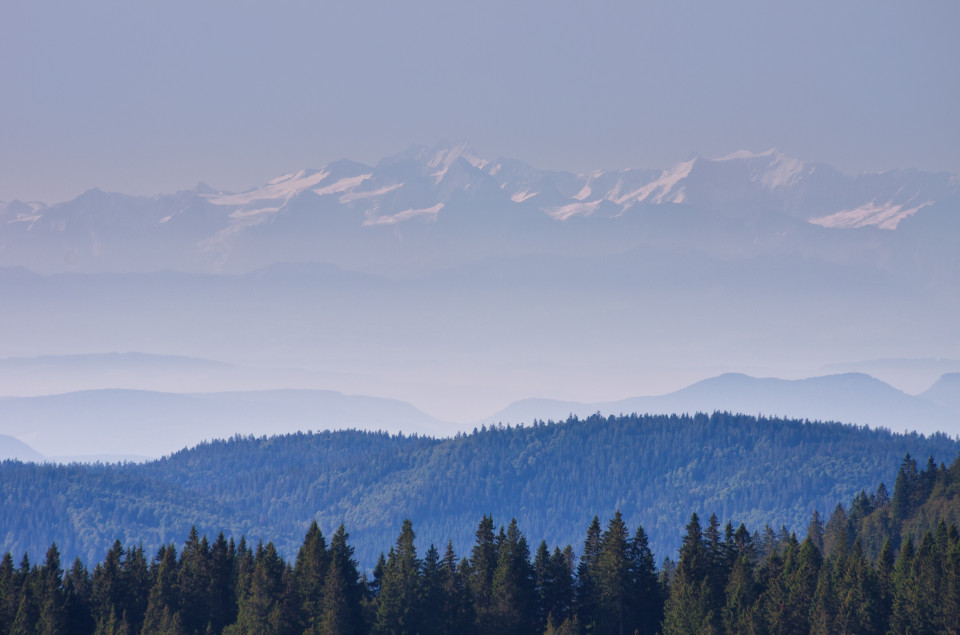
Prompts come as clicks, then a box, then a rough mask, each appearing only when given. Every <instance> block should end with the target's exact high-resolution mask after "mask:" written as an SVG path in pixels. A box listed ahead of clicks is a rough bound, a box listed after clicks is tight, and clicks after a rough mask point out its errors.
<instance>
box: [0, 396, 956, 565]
mask: <svg viewBox="0 0 960 635" xmlns="http://www.w3.org/2000/svg"><path fill="white" fill-rule="evenodd" d="M958 450H960V443H958V442H957V441H956V440H955V439H950V438H948V437H946V436H933V437H927V438H925V437H922V436H919V435H898V434H892V433H889V432H886V431H883V430H869V429H866V428H857V427H853V426H846V425H840V424H818V423H810V422H804V421H796V420H783V419H768V418H757V417H749V416H743V415H730V414H725V413H716V414H714V415H710V416H708V415H696V416H623V417H608V418H601V417H590V418H588V419H585V420H578V419H571V420H570V421H567V422H565V423H558V424H552V423H546V424H543V423H540V422H536V423H535V425H532V426H526V427H499V426H493V427H488V428H485V429H483V430H481V431H478V432H476V433H474V434H469V435H459V436H457V437H454V438H448V439H429V438H424V437H408V436H389V435H386V434H378V433H366V432H356V431H343V432H323V433H316V434H294V435H287V436H282V437H273V438H239V437H238V438H233V439H229V440H226V441H215V442H211V443H207V444H203V445H200V446H198V447H196V448H193V449H190V450H185V451H183V452H179V453H177V454H174V455H173V456H171V457H168V458H166V459H163V460H160V461H156V462H152V463H147V464H144V465H125V466H103V465H99V466H98V465H86V466H83V465H68V466H57V465H32V464H29V465H25V464H20V463H16V462H6V463H3V464H2V465H0V527H3V528H4V533H3V534H2V536H0V538H2V543H0V550H4V551H6V550H9V551H11V552H12V553H16V554H22V553H23V552H24V551H29V552H30V553H34V554H38V555H39V554H43V553H44V551H45V550H46V548H47V547H48V546H49V545H50V544H51V543H52V542H54V541H56V543H57V546H58V548H59V549H60V553H61V555H62V556H63V559H64V561H65V562H72V561H73V559H74V558H75V557H76V556H79V557H81V558H82V559H83V560H84V561H85V562H88V563H92V562H96V561H99V560H100V559H101V558H102V557H103V554H104V553H105V552H106V551H107V550H108V549H109V548H110V546H111V544H112V543H113V541H114V540H116V539H120V540H121V541H122V542H123V543H124V544H127V545H136V544H142V545H143V546H144V549H145V550H146V552H147V553H156V550H157V549H158V548H159V547H160V546H161V545H163V544H168V543H171V542H178V541H180V540H183V537H184V536H186V535H188V533H189V531H190V528H191V527H192V526H194V525H195V526H196V527H197V530H198V532H200V533H201V534H203V533H206V534H207V535H209V536H215V535H216V534H217V532H218V531H220V530H223V531H224V532H225V533H226V534H227V535H234V536H239V535H246V536H247V537H248V539H250V540H252V541H253V544H255V542H256V541H257V540H261V539H262V540H264V542H265V543H266V542H267V541H273V542H274V544H275V546H276V548H277V551H278V552H279V553H281V554H282V555H284V557H285V558H288V559H290V560H293V559H294V558H295V556H296V554H297V549H298V548H299V546H300V540H301V539H302V538H303V536H304V534H305V532H306V531H307V529H308V527H309V525H310V523H311V522H313V521H314V520H316V521H317V522H318V523H319V525H320V526H324V527H335V526H336V525H337V524H338V523H339V522H340V521H341V520H342V519H345V518H347V519H350V524H351V527H353V530H352V541H353V544H354V547H355V548H356V550H357V556H358V560H359V561H360V562H361V563H362V564H363V566H364V567H365V568H366V567H372V565H373V564H374V563H375V561H376V557H377V555H378V554H379V553H380V552H381V551H384V550H385V549H384V546H385V545H389V544H391V543H392V542H393V540H394V539H395V538H396V536H395V535H393V533H394V531H395V528H397V527H399V526H400V524H401V521H402V520H403V519H404V518H407V517H409V518H410V520H411V521H412V522H413V524H414V526H416V527H417V533H418V536H419V538H420V540H421V541H422V542H423V544H430V543H434V544H438V545H439V544H446V542H447V541H448V540H449V539H452V540H453V543H454V547H455V548H456V549H457V551H458V552H460V553H465V554H466V555H469V554H470V547H471V545H472V544H473V541H474V536H473V529H474V528H475V527H476V522H477V519H478V518H480V517H481V516H482V515H483V514H490V513H493V514H494V515H495V516H496V517H498V518H512V517H516V518H517V521H518V522H519V523H520V525H521V526H522V527H524V531H526V532H529V535H534V536H538V539H539V538H544V539H545V540H547V542H548V544H558V545H566V544H573V545H578V544H580V543H581V541H582V540H583V536H582V531H583V528H584V526H585V525H586V524H587V523H589V521H590V519H591V518H592V517H593V515H594V514H599V515H600V517H601V518H609V517H611V516H612V515H613V513H614V511H615V510H617V509H619V510H620V511H621V513H622V515H623V518H624V521H625V522H626V523H627V524H628V525H630V526H632V527H635V526H637V525H639V524H643V526H644V529H645V531H646V533H647V538H648V540H649V542H650V547H651V549H652V550H653V551H654V552H656V553H659V554H667V553H673V552H674V551H675V550H676V548H677V547H678V546H679V544H678V539H679V537H680V536H681V535H682V532H683V526H684V524H685V523H686V521H687V519H688V517H689V512H690V511H691V510H694V509H700V510H707V514H709V512H711V511H715V512H716V513H717V515H718V516H720V517H722V518H737V519H738V520H739V521H742V522H745V523H746V524H747V525H748V526H750V527H754V528H760V527H762V526H763V524H764V523H769V524H770V525H771V526H772V527H780V526H781V525H787V526H789V527H792V528H795V529H800V528H803V527H804V526H805V525H806V523H807V521H809V519H810V515H811V514H812V512H813V511H814V509H821V510H832V509H833V507H834V506H835V505H836V503H837V502H838V501H843V502H844V503H847V502H849V501H851V500H852V499H853V497H854V496H855V495H857V494H858V493H859V492H861V490H865V489H867V488H871V487H875V486H876V484H877V483H879V482H880V481H882V480H886V481H887V482H888V483H891V482H892V479H891V474H890V466H891V465H893V464H895V463H896V462H898V461H900V459H901V458H902V457H903V456H904V453H905V452H908V451H909V452H910V453H911V455H913V456H923V457H927V456H929V455H931V454H932V455H934V456H943V457H953V456H956V454H957V452H958ZM918 474H919V472H918ZM922 482H923V483H926V485H924V486H922V487H921V485H919V484H918V485H917V487H916V488H911V489H910V493H909V495H908V496H907V497H906V498H905V501H906V503H905V504H906V509H907V510H909V509H911V508H912V507H911V505H914V504H915V503H916V501H918V500H919V499H920V498H921V494H922V493H923V492H925V491H926V489H928V488H929V487H930V484H931V483H933V487H936V479H935V478H934V479H928V480H925V481H922ZM918 483H920V480H919V477H918ZM867 491H869V489H867ZM895 498H897V503H898V504H899V503H900V498H902V497H896V496H895ZM545 501H549V506H548V505H546V504H545ZM41 503H42V504H41ZM851 509H852V505H851ZM872 516H873V514H869V515H868V518H869V517H872ZM907 516H909V517H911V518H912V517H913V516H912V515H911V514H907ZM707 517H708V516H704V519H706V518H707ZM957 521H960V519H955V522H957ZM898 544H899V543H894V545H893V546H894V548H895V549H896V548H897V547H898ZM881 545H882V539H881V540H880V542H879V543H877V544H876V545H873V544H868V543H867V541H864V545H863V546H864V550H865V552H866V553H867V554H868V555H870V556H871V557H876V554H877V553H878V551H879V548H880V546H881ZM731 566H732V565H731Z"/></svg>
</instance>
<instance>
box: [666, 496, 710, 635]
mask: <svg viewBox="0 0 960 635" xmlns="http://www.w3.org/2000/svg"><path fill="white" fill-rule="evenodd" d="M707 578H708V560H707V554H706V546H705V545H704V543H703V534H702V532H701V529H700V519H699V518H698V517H697V515H696V514H693V515H692V516H691V517H690V522H689V523H688V524H687V533H686V535H685V536H684V538H683V546H682V547H681V548H680V561H679V562H678V563H677V570H676V574H675V576H674V580H673V583H672V584H671V586H670V595H669V597H668V598H667V602H666V606H665V608H664V622H663V632H664V634H665V635H673V634H676V635H679V634H688V633H691V634H692V633H716V632H718V626H717V624H716V622H717V619H718V616H717V615H716V614H715V613H714V612H713V611H712V607H711V594H712V591H711V585H710V582H709V580H708V579H707Z"/></svg>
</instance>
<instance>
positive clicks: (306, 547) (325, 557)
mask: <svg viewBox="0 0 960 635" xmlns="http://www.w3.org/2000/svg"><path fill="white" fill-rule="evenodd" d="M329 568H330V556H329V554H328V553H327V542H326V540H325V539H324V537H323V532H321V531H320V527H319V525H317V521H316V520H314V521H313V522H311V523H310V527H309V529H307V534H306V536H304V539H303V544H302V545H301V546H300V550H299V551H298V552H297V561H296V564H295V565H294V568H293V579H294V585H295V587H296V592H297V598H298V601H299V606H300V616H301V617H300V623H301V626H302V628H303V629H304V630H305V631H306V630H309V629H317V628H319V626H320V620H321V617H322V615H323V594H322V590H323V584H324V580H325V578H326V575H327V570H328V569H329Z"/></svg>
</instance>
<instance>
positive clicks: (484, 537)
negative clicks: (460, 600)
mask: <svg viewBox="0 0 960 635" xmlns="http://www.w3.org/2000/svg"><path fill="white" fill-rule="evenodd" d="M476 538H477V540H476V544H474V546H473V551H472V552H471V556H470V570H471V576H470V593H471V595H472V597H473V606H474V610H475V611H476V619H477V628H478V630H479V631H480V632H490V630H491V628H492V625H491V622H490V619H491V617H490V615H491V610H492V604H493V574H494V572H495V571H496V568H497V559H498V558H499V554H498V552H497V545H496V538H495V536H494V533H493V517H492V516H487V515H484V516H483V518H482V519H481V520H480V525H479V526H478V527H477V531H476Z"/></svg>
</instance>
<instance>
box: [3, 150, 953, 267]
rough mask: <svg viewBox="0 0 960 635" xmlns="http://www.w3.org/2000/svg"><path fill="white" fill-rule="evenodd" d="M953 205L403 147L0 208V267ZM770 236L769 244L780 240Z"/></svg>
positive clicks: (923, 192) (856, 182)
mask: <svg viewBox="0 0 960 635" xmlns="http://www.w3.org/2000/svg"><path fill="white" fill-rule="evenodd" d="M958 199H960V178H958V177H957V176H955V175H949V174H933V173H925V172H919V171H915V170H907V171H893V172H885V173H879V174H863V175H857V176H848V175H845V174H842V173H840V172H839V171H837V170H835V169H833V168H831V167H830V166H827V165H823V164H820V163H811V162H805V161H801V160H799V159H796V158H793V157H789V156H787V155H785V154H783V153H782V152H779V151H778V150H776V149H773V148H771V149H769V150H765V151H763V152H752V151H749V150H738V151H736V152H734V153H732V154H728V155H726V156H722V157H720V158H717V159H706V158H702V157H697V156H694V157H692V158H690V159H688V160H686V161H681V162H679V163H677V164H675V165H673V166H671V167H667V168H666V169H635V168H628V169H618V170H616V169H615V170H595V171H590V172H585V173H573V172H563V171H553V170H541V169H538V168H536V167H533V166H531V165H529V164H527V163H525V162H523V161H520V160H516V159H508V158H498V159H495V160H490V159H488V158H485V157H483V156H481V155H480V154H479V153H477V152H476V151H475V150H473V149H472V148H470V147H469V146H468V145H467V144H465V143H459V144H440V145H437V146H433V147H426V146H415V147H411V148H409V149H407V150H405V151H404V152H401V153H399V154H397V155H394V156H391V157H387V158H384V159H382V160H381V161H379V162H378V163H377V164H376V165H373V166H370V165H364V164H361V163H356V162H353V161H348V160H340V161H335V162H333V163H329V164H327V165H325V166H323V167H321V168H319V169H301V170H296V171H291V172H287V173H284V174H281V175H279V176H277V177H275V178H273V179H270V180H269V181H267V182H266V183H264V184H262V185H260V186H259V187H256V188H253V189H250V190H247V191H245V192H240V193H232V192H221V191H218V190H216V189H215V188H212V187H210V186H208V185H206V184H202V183H201V184H199V185H198V186H197V187H196V188H194V189H192V190H187V191H182V192H176V193H174V194H170V195H163V196H157V197H136V196H128V195H124V194H118V193H108V192H103V191H100V190H98V189H92V190H89V191H87V192H85V193H84V194H82V195H81V196H79V197H77V198H76V199H74V200H73V201H68V202H66V203H59V204H57V205H53V206H50V207H47V206H44V205H43V204H38V203H21V202H18V201H14V202H11V203H6V204H0V265H11V266H14V265H15V266H27V267H30V268H34V269H36V270H39V271H61V270H65V269H66V270H90V269H94V270H100V268H101V267H105V266H108V265H107V264H105V263H108V262H112V260H111V259H122V260H123V262H131V261H136V260H137V258H138V257H142V264H137V265H136V266H138V267H150V268H157V267H158V266H159V267H174V268H179V267H181V266H182V265H179V264H178V263H180V262H182V260H184V259H185V260H186V261H187V262H190V263H195V264H192V265H191V266H195V267H197V268H200V269H204V270H206V269H205V268H213V270H218V271H219V270H221V269H220V267H223V266H224V265H225V263H230V262H239V261H240V259H241V258H242V259H248V258H251V257H252V256H248V255H244V256H242V257H238V256H237V254H238V253H240V252H241V251H243V252H246V253H247V254H254V253H255V252H257V251H258V250H262V248H263V247H262V245H263V243H264V241H272V242H273V244H274V245H276V246H275V248H274V249H275V253H272V254H269V255H268V254H258V255H257V256H256V258H255V261H256V263H257V264H258V265H265V264H269V263H270V262H274V261H277V260H283V259H290V258H291V257H292V254H289V253H287V248H286V247H281V245H283V244H285V243H284V241H287V243H289V241H291V240H296V241H300V251H299V252H297V254H298V255H297V258H300V259H307V260H311V259H313V260H315V259H317V258H320V257H321V256H319V255H318V253H320V252H318V251H317V250H318V249H320V245H324V244H329V241H334V236H341V238H342V237H344V236H347V235H350V236H351V238H350V240H368V241H373V242H377V241H379V243H378V244H379V245H380V247H379V248H388V247H389V248H393V247H394V246H396V244H397V241H404V240H410V239H412V238H413V237H415V236H416V237H418V239H419V240H431V241H434V242H435V243H436V244H437V245H440V244H441V243H442V244H444V245H445V246H444V247H443V249H448V250H458V249H460V247H462V246H463V245H467V244H470V243H471V242H476V235H477V232H478V230H482V232H485V233H486V234H487V235H490V236H493V235H501V236H503V237H504V238H507V239H509V240H515V241H516V242H517V243H524V242H530V241H533V242H536V241H538V240H543V241H546V243H545V244H547V243H549V242H550V240H552V239H551V238H548V234H551V235H557V236H559V235H562V234H564V233H565V232H567V230H564V229H563V228H562V227H563V226H564V225H569V224H579V223H581V222H583V223H587V224H588V225H589V226H590V227H595V228H597V231H598V232H599V233H600V234H603V233H604V232H607V231H608V229H607V227H612V225H611V224H610V223H609V222H608V223H607V224H606V225H603V223H604V221H605V220H606V221H611V220H612V219H618V218H624V219H635V220H637V221H639V224H640V225H646V224H649V223H648V222H647V220H646V219H648V218H655V219H660V220H656V221H651V222H655V223H661V222H664V223H667V224H670V223H673V225H674V227H675V231H687V232H691V231H697V227H696V226H694V225H690V226H687V227H686V228H685V229H681V227H683V222H684V221H682V220H679V219H678V220H677V221H676V222H674V221H671V220H670V219H672V218H678V215H680V206H682V209H683V210H695V211H696V213H697V214H700V215H701V218H702V219H703V220H701V221H698V222H697V224H698V225H704V223H708V224H711V225H712V224H714V223H717V224H720V225H722V224H724V223H727V224H731V223H732V225H731V227H732V226H733V225H736V226H739V227H743V226H744V223H745V222H749V223H751V224H752V225H756V223H754V221H755V220H756V219H761V218H763V219H778V220H776V221H775V222H774V223H773V224H777V223H780V224H783V223H787V224H792V225H791V226H796V223H797V222H800V223H810V224H812V225H816V226H819V227H822V228H826V229H829V230H836V231H843V230H849V229H855V228H863V227H871V228H878V229H881V230H891V231H892V230H896V229H897V228H898V227H899V225H900V223H901V222H902V221H903V220H904V219H906V218H909V217H911V216H917V215H920V217H922V218H928V217H929V214H927V213H926V212H925V210H926V209H927V208H932V209H936V210H940V211H939V212H936V213H934V212H931V213H934V215H936V214H937V213H939V214H941V215H943V214H944V213H949V212H950V210H951V209H953V208H952V207H951V206H952V205H955V203H956V201H957V200H958ZM658 208H659V209H658ZM684 214H685V215H682V216H683V217H684V218H686V217H687V216H689V214H686V212H684ZM631 222H632V221H631ZM718 226H719V225H718ZM751 231H753V230H751ZM517 232H536V236H526V235H524V236H521V235H519V234H517ZM614 233H616V232H614ZM131 237H136V240H139V241H141V243H142V244H140V243H136V242H135V241H132V239H131ZM291 237H293V238H291ZM428 237H429V238H428ZM451 237H456V239H455V240H454V241H453V242H450V241H449V240H448V239H449V238H451ZM768 238H769V244H773V243H776V242H777V241H779V238H777V237H772V236H771V237H768ZM620 239H622V240H625V241H629V240H633V242H636V241H637V240H639V239H636V240H634V239H631V238H630V237H627V236H618V240H620ZM343 240H346V239H343ZM751 240H752V239H751ZM458 241H459V242H458ZM137 244H139V245H140V246H139V247H136V246H135V245H137ZM345 244H346V243H345ZM371 244H373V243H372V242H371ZM454 244H457V245H460V247H453V246H452V245H454ZM631 244H633V243H631ZM379 248H378V249H379ZM437 248H438V249H440V248H441V247H437ZM344 249H345V250H347V251H349V249H348V248H344ZM148 253H153V254H154V258H155V260H150V259H149V258H147V257H146V255H147V254H148ZM324 253H328V252H324ZM244 261H246V260H244ZM150 262H154V263H162V264H159V265H158V264H154V265H149V264H148V263H150ZM201 263H202V264H201ZM211 263H213V264H211ZM110 266H112V265H110Z"/></svg>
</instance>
